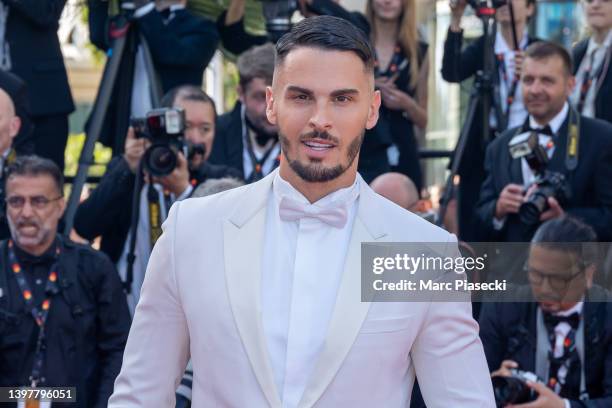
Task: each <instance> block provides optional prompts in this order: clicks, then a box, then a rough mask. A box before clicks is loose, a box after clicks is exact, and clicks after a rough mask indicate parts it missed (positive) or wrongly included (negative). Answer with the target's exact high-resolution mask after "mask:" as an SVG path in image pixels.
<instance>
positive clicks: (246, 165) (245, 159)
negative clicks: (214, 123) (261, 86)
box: [240, 104, 281, 180]
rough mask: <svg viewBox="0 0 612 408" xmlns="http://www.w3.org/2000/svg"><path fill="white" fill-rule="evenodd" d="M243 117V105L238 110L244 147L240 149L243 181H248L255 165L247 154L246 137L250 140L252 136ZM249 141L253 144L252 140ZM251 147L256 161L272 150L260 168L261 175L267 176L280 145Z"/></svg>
mask: <svg viewBox="0 0 612 408" xmlns="http://www.w3.org/2000/svg"><path fill="white" fill-rule="evenodd" d="M245 115H246V108H245V107H244V104H243V105H242V106H241V110H240V117H241V118H242V146H244V148H243V149H242V168H243V169H244V179H245V180H248V179H249V178H250V177H251V173H253V169H254V168H255V164H254V163H253V160H251V155H250V154H249V148H248V144H247V143H248V142H247V137H251V138H252V135H251V132H249V127H248V126H247V123H246V116H245ZM251 141H252V142H253V140H251ZM251 145H252V146H253V154H254V155H255V158H256V159H257V160H261V158H262V157H264V155H265V154H266V152H267V151H268V149H270V148H271V149H272V151H271V152H270V154H269V155H268V157H267V158H266V161H264V162H263V164H262V166H261V172H262V175H264V176H267V175H268V174H270V172H271V171H272V170H274V163H275V162H276V158H277V157H278V155H279V154H280V150H281V147H280V143H279V142H276V144H275V145H274V146H269V145H266V146H264V147H259V145H258V144H257V143H254V142H253V143H252V144H251Z"/></svg>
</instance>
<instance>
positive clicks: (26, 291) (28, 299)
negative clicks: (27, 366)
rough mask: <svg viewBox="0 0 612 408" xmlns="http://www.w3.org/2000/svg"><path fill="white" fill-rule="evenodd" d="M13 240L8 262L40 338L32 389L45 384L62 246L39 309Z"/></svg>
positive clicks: (31, 378)
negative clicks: (48, 330) (48, 335)
mask: <svg viewBox="0 0 612 408" xmlns="http://www.w3.org/2000/svg"><path fill="white" fill-rule="evenodd" d="M14 245H15V244H14V243H13V240H9V241H8V261H9V265H10V268H11V271H12V272H13V275H14V276H15V279H16V280H17V284H18V285H19V289H20V290H21V295H22V296H23V300H24V302H25V306H26V311H28V312H30V314H31V315H32V317H33V318H34V321H35V322H36V325H37V326H38V328H39V330H38V338H37V340H36V351H35V353H34V365H33V366H32V375H30V378H29V380H30V381H31V385H32V387H36V386H37V385H38V383H39V382H41V380H42V381H43V382H44V378H42V377H41V373H42V366H43V363H44V357H45V356H44V354H45V353H44V348H45V347H44V344H45V337H46V333H45V326H46V323H47V317H48V316H49V309H50V307H51V295H55V294H57V293H58V292H59V287H58V284H57V276H58V266H59V256H60V254H61V246H60V245H59V244H56V247H55V259H56V260H55V262H54V263H53V265H52V266H51V269H50V270H49V276H48V278H47V286H46V287H45V293H46V294H47V295H48V297H47V298H46V299H45V300H43V302H42V304H41V308H40V309H39V308H38V307H37V306H36V305H35V303H34V296H33V293H32V290H31V289H30V285H28V281H27V280H26V278H25V275H24V273H23V270H22V268H21V265H20V264H19V261H18V260H17V256H16V255H15V249H14Z"/></svg>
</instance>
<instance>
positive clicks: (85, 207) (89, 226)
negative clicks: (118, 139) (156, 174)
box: [74, 157, 136, 240]
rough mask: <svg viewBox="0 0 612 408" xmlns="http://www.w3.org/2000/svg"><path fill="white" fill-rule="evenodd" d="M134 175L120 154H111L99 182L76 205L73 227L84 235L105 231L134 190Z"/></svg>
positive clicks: (95, 235) (94, 236) (91, 235)
mask: <svg viewBox="0 0 612 408" xmlns="http://www.w3.org/2000/svg"><path fill="white" fill-rule="evenodd" d="M135 181H136V176H135V175H134V174H133V173H132V172H131V170H130V168H129V167H128V164H127V162H126V161H125V159H124V158H123V157H116V158H114V159H113V160H112V161H111V162H110V163H109V164H108V168H107V170H106V173H105V174H104V176H103V177H102V180H100V184H98V186H97V187H96V189H95V190H94V191H92V193H91V195H90V196H89V197H88V198H87V199H86V200H85V201H83V202H82V203H81V204H80V205H79V208H78V209H77V212H76V215H75V218H74V228H75V230H76V231H77V233H78V234H79V235H80V236H82V237H83V238H85V239H88V240H92V239H94V238H96V237H98V236H100V235H102V234H104V233H105V232H106V231H107V229H108V228H110V227H111V226H112V222H113V220H116V219H117V218H118V217H119V214H120V213H121V211H123V206H125V205H128V204H127V203H128V202H130V199H131V197H132V194H133V190H134V184H135Z"/></svg>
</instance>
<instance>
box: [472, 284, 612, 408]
mask: <svg viewBox="0 0 612 408" xmlns="http://www.w3.org/2000/svg"><path fill="white" fill-rule="evenodd" d="M519 291H520V292H522V293H521V295H519V298H525V297H524V296H528V293H529V292H530V291H531V289H530V288H529V287H522V288H520V289H519ZM611 300H612V298H611V297H610V293H608V292H606V291H605V290H604V289H603V288H601V287H598V286H593V288H591V289H590V290H589V291H588V293H587V295H586V299H585V303H584V308H583V314H582V316H583V319H584V322H585V323H584V324H585V326H584V328H585V331H584V346H585V350H584V357H585V361H584V368H585V370H584V373H585V377H586V389H587V392H588V393H589V397H590V399H589V400H588V401H585V402H582V401H578V400H570V404H571V406H572V408H578V407H593V408H604V407H609V406H611V404H612V303H610V301H611ZM537 309H538V307H537V303H535V302H521V303H484V304H483V306H482V311H481V315H480V319H479V323H480V339H481V340H482V344H483V347H484V351H485V355H486V357H487V362H488V364H489V370H491V371H495V370H497V369H498V368H499V367H500V366H501V363H502V361H503V360H514V361H516V362H517V363H518V365H519V369H521V370H526V371H531V372H534V371H535V366H536V362H535V361H536V347H537V335H536V333H537V329H536V322H537V320H536V316H537Z"/></svg>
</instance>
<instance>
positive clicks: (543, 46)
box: [525, 41, 574, 76]
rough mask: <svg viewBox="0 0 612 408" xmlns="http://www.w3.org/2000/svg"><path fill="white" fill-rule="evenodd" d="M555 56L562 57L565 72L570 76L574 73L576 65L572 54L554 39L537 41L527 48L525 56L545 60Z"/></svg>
mask: <svg viewBox="0 0 612 408" xmlns="http://www.w3.org/2000/svg"><path fill="white" fill-rule="evenodd" d="M555 56H556V57H559V58H561V61H562V62H563V68H565V73H566V74H567V75H568V76H570V75H572V72H573V66H574V64H573V63H572V56H571V55H570V53H569V52H567V50H566V49H565V48H564V47H563V46H561V45H559V44H557V43H554V42H552V41H537V42H535V43H533V44H531V45H530V46H529V47H527V49H526V50H525V58H531V59H535V60H543V59H547V58H550V57H555Z"/></svg>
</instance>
